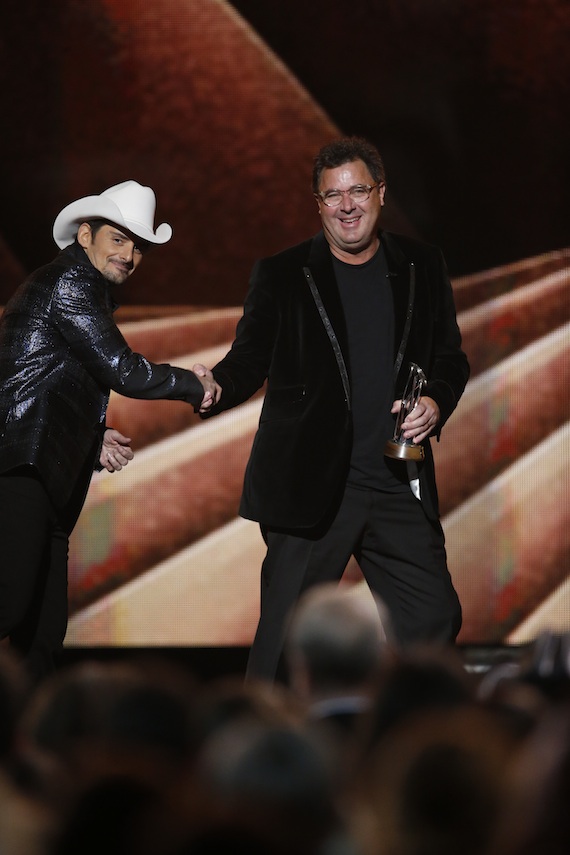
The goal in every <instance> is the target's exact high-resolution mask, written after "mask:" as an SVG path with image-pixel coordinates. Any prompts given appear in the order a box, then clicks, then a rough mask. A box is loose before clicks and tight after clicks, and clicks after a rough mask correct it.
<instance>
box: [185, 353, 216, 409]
mask: <svg viewBox="0 0 570 855" xmlns="http://www.w3.org/2000/svg"><path fill="white" fill-rule="evenodd" d="M192 371H193V372H194V374H195V375H196V377H197V378H198V380H200V382H201V384H202V386H203V387H204V397H203V398H202V403H201V404H200V407H199V409H198V412H199V413H207V412H208V410H211V409H212V407H213V406H214V404H217V403H218V401H219V400H220V398H221V395H222V388H221V386H218V384H217V383H216V381H215V380H214V375H213V374H212V372H211V371H210V369H209V368H206V366H205V365H202V364H201V363H200V362H197V363H196V364H195V365H193V366H192Z"/></svg>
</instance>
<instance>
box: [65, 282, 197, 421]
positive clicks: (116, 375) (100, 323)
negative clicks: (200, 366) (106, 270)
mask: <svg viewBox="0 0 570 855" xmlns="http://www.w3.org/2000/svg"><path fill="white" fill-rule="evenodd" d="M50 308H51V314H50V316H51V320H52V323H53V324H54V326H55V327H56V329H57V330H58V331H59V333H60V334H61V335H62V336H63V338H64V339H65V341H66V343H67V345H68V347H69V349H70V351H71V352H72V354H73V355H74V356H75V357H76V358H77V359H78V360H79V361H80V362H81V363H82V365H83V366H84V368H85V370H86V371H88V372H89V373H90V374H91V376H92V377H94V378H95V380H96V381H97V382H98V383H99V384H100V385H101V386H103V387H104V388H107V389H113V390H114V391H115V392H118V393H119V394H121V395H125V396H126V397H129V398H145V399H149V400H150V399H161V398H169V399H174V400H181V401H186V402H188V403H190V404H193V406H194V407H199V405H200V403H201V401H202V398H203V396H204V391H203V387H202V384H201V382H200V380H199V379H198V378H197V377H196V375H195V374H194V373H193V372H192V371H187V370H185V369H183V368H176V367H173V366H171V365H168V364H156V363H153V362H150V361H149V360H148V359H146V358H145V357H144V356H142V355H141V354H140V353H135V352H133V351H132V350H131V348H130V347H129V346H128V344H127V342H126V341H125V339H124V337H123V335H122V334H121V332H120V330H119V329H118V327H117V325H116V324H115V321H114V320H113V315H112V311H111V308H110V306H109V305H108V303H107V295H106V288H105V285H104V284H102V283H101V282H100V281H98V277H97V278H95V276H93V277H90V272H89V271H88V270H87V268H86V267H85V266H83V265H82V266H78V267H73V268H71V269H70V270H68V271H66V273H65V274H64V275H63V276H62V277H60V279H59V280H58V281H57V283H56V285H55V288H54V291H53V295H52V301H51V307H50Z"/></svg>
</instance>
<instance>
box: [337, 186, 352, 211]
mask: <svg viewBox="0 0 570 855" xmlns="http://www.w3.org/2000/svg"><path fill="white" fill-rule="evenodd" d="M340 192H341V193H342V202H341V203H340V206H341V208H342V210H343V211H352V210H353V208H354V207H355V206H354V201H353V200H352V199H351V198H350V195H349V191H348V190H341V191H340Z"/></svg>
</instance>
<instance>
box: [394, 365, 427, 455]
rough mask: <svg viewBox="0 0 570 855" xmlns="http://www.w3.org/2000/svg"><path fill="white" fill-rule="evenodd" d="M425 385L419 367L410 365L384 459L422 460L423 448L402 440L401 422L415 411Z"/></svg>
mask: <svg viewBox="0 0 570 855" xmlns="http://www.w3.org/2000/svg"><path fill="white" fill-rule="evenodd" d="M426 383H427V378H426V375H425V374H424V372H423V371H422V369H421V368H420V367H419V365H416V364H415V363H414V362H411V363H410V374H409V376H408V381H407V383H406V388H405V389H404V396H403V398H402V406H401V408H400V412H399V413H398V418H397V419H396V427H395V428H394V436H393V438H392V439H389V440H388V442H387V443H386V446H385V448H384V454H385V455H386V457H393V458H395V459H396V460H423V459H424V449H423V446H421V445H419V444H416V443H415V442H414V441H413V440H412V439H404V433H403V431H402V422H403V421H405V419H406V417H407V416H409V414H410V413H411V412H412V410H413V409H415V407H416V405H417V403H418V401H419V400H420V397H421V394H422V391H423V388H424V386H425V384H426Z"/></svg>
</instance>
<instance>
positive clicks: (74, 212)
mask: <svg viewBox="0 0 570 855" xmlns="http://www.w3.org/2000/svg"><path fill="white" fill-rule="evenodd" d="M155 209H156V196H155V195H154V191H153V190H152V189H151V188H150V187H144V186H143V185H142V184H139V183H138V181H132V180H129V181H122V182H121V183H120V184H114V185H113V186H112V187H108V188H107V190H104V191H103V192H102V193H101V194H100V195H99V196H84V197H83V198H82V199H78V200H77V201H76V202H71V204H69V205H67V206H66V207H65V208H64V209H63V211H60V212H59V214H58V215H57V217H56V219H55V222H54V224H53V237H54V240H55V242H56V243H57V245H58V246H59V248H60V249H64V247H66V246H69V244H70V243H73V240H74V238H75V235H76V234H77V229H78V227H79V225H80V224H81V223H82V222H86V221H88V220H93V219H99V220H107V221H108V222H110V223H114V224H115V225H117V226H120V227H122V228H124V229H126V230H127V231H129V232H131V233H132V234H134V235H136V237H139V238H141V239H142V240H144V241H147V242H148V243H155V244H161V243H166V242H167V241H168V240H170V238H171V237H172V229H171V227H170V226H169V225H168V223H162V224H161V225H160V226H158V228H157V229H156V230H155V229H154V213H155Z"/></svg>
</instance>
